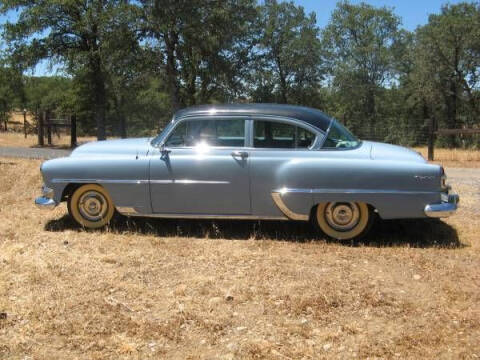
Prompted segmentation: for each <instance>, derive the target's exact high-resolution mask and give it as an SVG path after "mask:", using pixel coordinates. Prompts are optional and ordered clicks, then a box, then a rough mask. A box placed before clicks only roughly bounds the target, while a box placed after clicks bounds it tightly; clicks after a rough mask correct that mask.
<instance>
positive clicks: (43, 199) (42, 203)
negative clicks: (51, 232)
mask: <svg viewBox="0 0 480 360" xmlns="http://www.w3.org/2000/svg"><path fill="white" fill-rule="evenodd" d="M42 193H43V196H40V197H37V198H36V199H35V205H36V206H37V207H38V208H39V209H48V210H52V209H53V208H55V207H56V206H57V205H58V203H57V202H56V201H55V200H53V189H50V188H48V187H46V186H45V185H44V186H42Z"/></svg>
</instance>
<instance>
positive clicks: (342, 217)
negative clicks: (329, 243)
mask: <svg viewBox="0 0 480 360" xmlns="http://www.w3.org/2000/svg"><path fill="white" fill-rule="evenodd" d="M314 215H315V216H314V222H315V223H316V225H317V226H318V227H319V228H320V229H321V230H322V231H323V232H324V233H325V234H326V235H327V236H329V237H331V238H333V239H337V240H351V239H355V238H360V237H362V236H364V235H365V234H366V233H367V232H368V230H370V227H371V225H372V222H373V218H374V217H373V213H372V211H371V209H370V208H369V206H368V205H367V204H365V203H361V202H330V203H322V204H318V206H317V210H316V211H315V213H314Z"/></svg>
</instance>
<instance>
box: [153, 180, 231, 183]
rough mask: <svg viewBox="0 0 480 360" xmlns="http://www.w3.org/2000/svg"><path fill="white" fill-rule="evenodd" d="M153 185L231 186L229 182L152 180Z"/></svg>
mask: <svg viewBox="0 0 480 360" xmlns="http://www.w3.org/2000/svg"><path fill="white" fill-rule="evenodd" d="M150 183H151V184H230V182H229V181H214V180H212V181H210V180H189V179H180V180H150Z"/></svg>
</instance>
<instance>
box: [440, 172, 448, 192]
mask: <svg viewBox="0 0 480 360" xmlns="http://www.w3.org/2000/svg"><path fill="white" fill-rule="evenodd" d="M440 175H441V176H440V187H441V188H442V190H448V185H447V174H446V173H445V169H444V168H443V166H441V167H440Z"/></svg>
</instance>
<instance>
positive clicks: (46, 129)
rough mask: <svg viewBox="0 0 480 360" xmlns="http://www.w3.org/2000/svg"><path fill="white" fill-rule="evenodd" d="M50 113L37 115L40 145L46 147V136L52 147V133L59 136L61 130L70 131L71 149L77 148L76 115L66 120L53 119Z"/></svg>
mask: <svg viewBox="0 0 480 360" xmlns="http://www.w3.org/2000/svg"><path fill="white" fill-rule="evenodd" d="M51 114H52V113H51V112H50V111H48V110H47V111H44V112H43V113H41V114H39V115H37V135H38V145H40V146H44V145H45V135H46V137H47V143H48V145H52V131H53V133H55V134H57V135H58V136H59V130H60V129H65V133H67V132H68V131H67V129H70V147H72V148H73V147H76V146H77V118H76V116H75V114H73V115H70V116H68V117H66V118H56V119H55V118H52V117H51Z"/></svg>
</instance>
